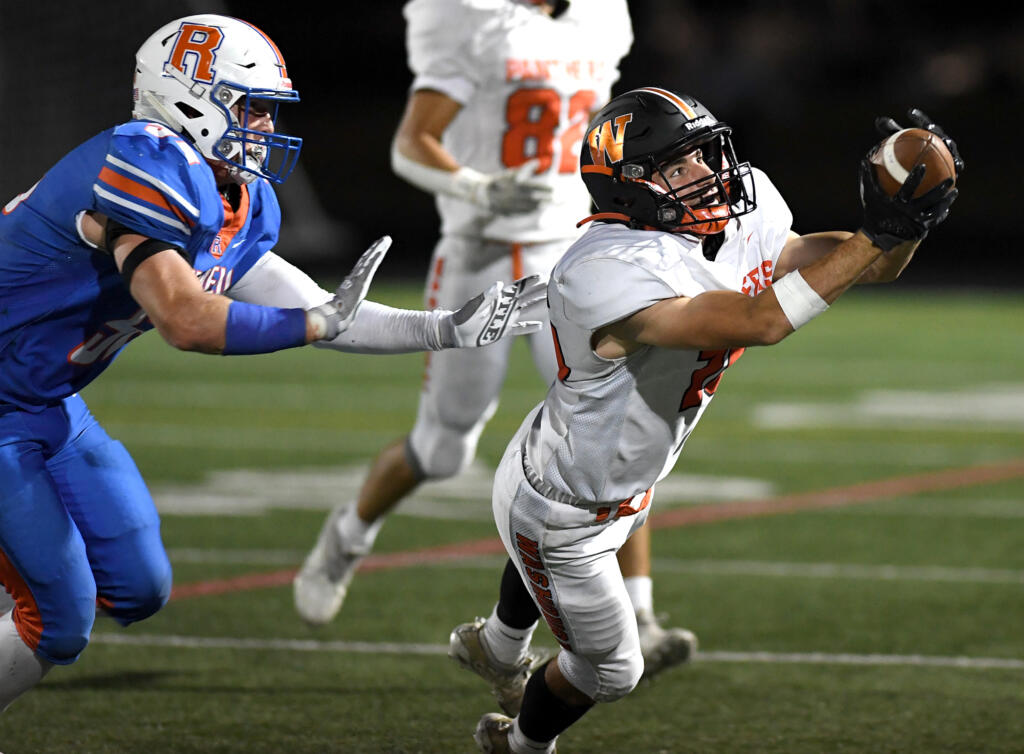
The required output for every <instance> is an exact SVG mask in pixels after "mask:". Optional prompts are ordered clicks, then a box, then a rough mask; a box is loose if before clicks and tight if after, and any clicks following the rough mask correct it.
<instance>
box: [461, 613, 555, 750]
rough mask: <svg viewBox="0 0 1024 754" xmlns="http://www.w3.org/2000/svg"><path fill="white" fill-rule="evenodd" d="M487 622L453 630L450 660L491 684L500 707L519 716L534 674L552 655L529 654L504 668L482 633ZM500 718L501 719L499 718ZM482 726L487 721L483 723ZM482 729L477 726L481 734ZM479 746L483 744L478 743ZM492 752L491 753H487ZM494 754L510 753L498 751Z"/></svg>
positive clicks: (476, 622) (479, 622) (479, 620)
mask: <svg viewBox="0 0 1024 754" xmlns="http://www.w3.org/2000/svg"><path fill="white" fill-rule="evenodd" d="M484 622H485V620H484V618H477V619H476V620H474V621H473V622H472V623H463V624H461V625H458V626H456V627H455V628H454V629H452V633H451V636H450V637H449V639H448V656H449V657H451V658H452V659H453V660H454V661H455V662H456V663H457V664H459V665H460V666H461V667H463V668H465V669H466V670H470V671H472V672H474V673H476V674H477V675H478V676H480V677H481V678H483V679H484V680H485V681H487V682H488V683H489V684H491V693H493V694H494V698H495V699H497V700H498V705H499V706H500V707H501V708H502V709H503V710H504V711H505V714H507V715H512V716H513V717H514V716H516V715H518V714H519V708H520V707H521V706H522V704H523V692H524V691H525V690H526V682H527V681H528V680H529V679H530V674H531V673H532V672H533V671H534V670H536V669H537V668H539V667H540V666H541V665H543V664H544V663H545V662H547V661H548V659H549V655H548V654H547V653H542V652H534V651H532V650H531V651H529V652H527V653H526V657H524V658H523V659H522V661H521V662H519V663H518V664H516V665H503V664H501V663H499V662H498V661H497V660H495V659H493V658H492V657H491V654H490V652H489V651H488V649H487V647H486V645H485V644H484V642H483V637H482V636H481V635H480V630H481V629H482V628H483V627H484ZM499 717H500V715H499ZM480 723H481V725H482V724H483V720H481V721H480ZM479 730H480V726H477V731H478V732H479ZM477 743H479V740H478V741H477ZM485 751H491V749H485ZM494 751H506V750H505V749H494Z"/></svg>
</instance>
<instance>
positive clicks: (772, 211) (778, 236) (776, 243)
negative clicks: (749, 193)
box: [752, 168, 793, 262]
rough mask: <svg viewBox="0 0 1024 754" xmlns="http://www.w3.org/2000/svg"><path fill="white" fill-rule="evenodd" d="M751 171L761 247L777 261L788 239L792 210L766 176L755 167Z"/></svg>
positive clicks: (769, 256)
mask: <svg viewBox="0 0 1024 754" xmlns="http://www.w3.org/2000/svg"><path fill="white" fill-rule="evenodd" d="M752 171H753V174H754V185H755V187H756V190H757V209H758V212H759V213H760V215H761V217H762V218H763V220H762V223H761V227H760V231H759V235H760V237H761V248H762V249H764V250H765V253H766V254H767V256H768V258H769V259H771V260H772V261H773V262H777V261H778V259H779V255H780V254H782V249H783V248H784V247H785V245H786V241H787V240H789V231H790V229H791V228H792V227H793V212H792V211H791V210H790V209H789V205H788V204H786V200H785V199H783V198H782V194H780V193H779V190H778V189H777V188H775V185H774V184H773V183H772V182H771V180H770V179H769V178H768V176H767V175H765V174H764V173H763V172H761V171H760V170H758V169H757V168H752Z"/></svg>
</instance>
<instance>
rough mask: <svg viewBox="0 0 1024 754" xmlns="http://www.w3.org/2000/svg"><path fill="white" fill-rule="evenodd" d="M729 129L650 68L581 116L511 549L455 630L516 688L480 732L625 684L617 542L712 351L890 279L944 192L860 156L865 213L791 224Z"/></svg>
mask: <svg viewBox="0 0 1024 754" xmlns="http://www.w3.org/2000/svg"><path fill="white" fill-rule="evenodd" d="M887 122H888V123H892V121H887ZM926 123H927V125H929V127H931V128H932V129H933V130H935V131H936V132H937V133H939V134H940V135H941V136H942V137H943V138H944V139H945V140H946V141H947V143H948V144H949V145H951V147H952V150H953V152H954V154H956V151H955V145H953V143H952V141H951V140H949V139H948V137H946V136H945V134H942V132H941V129H938V127H936V126H934V124H931V123H930V121H926ZM892 125H893V126H894V128H893V130H895V128H896V127H895V124H894V123H892ZM730 133H731V130H730V129H729V127H728V126H726V125H725V124H724V123H722V122H720V121H718V120H716V119H715V118H714V116H712V115H711V113H710V112H708V111H707V109H706V108H704V107H703V106H702V105H701V104H700V103H699V102H697V101H696V100H694V99H693V98H691V97H688V96H686V95H677V94H675V93H673V92H670V91H667V90H664V89H657V88H645V89H638V90H634V91H632V92H628V93H626V94H623V95H620V96H618V97H616V98H615V99H613V100H612V101H611V102H610V103H609V104H608V105H607V106H606V107H605V108H604V109H603V110H602V111H601V112H600V113H598V115H597V116H596V117H595V119H594V120H593V121H592V122H591V125H590V127H589V130H588V135H587V141H586V144H585V146H584V147H583V149H582V153H581V159H580V163H581V172H582V174H583V179H584V181H585V182H586V184H587V187H588V189H589V190H590V193H591V195H592V196H593V198H594V201H595V203H596V205H597V207H598V210H599V213H598V214H596V215H594V216H592V217H591V218H588V220H594V221H596V222H593V223H592V224H591V225H590V227H589V228H588V229H587V231H586V232H585V233H584V235H583V236H582V237H581V238H580V239H579V240H578V241H577V242H576V243H574V244H573V246H572V247H571V248H570V249H569V250H568V251H567V252H566V254H565V256H564V257H563V258H562V259H561V261H560V262H559V263H558V264H557V265H556V267H555V268H554V270H553V272H552V274H551V280H550V282H549V284H548V308H549V312H548V314H549V317H550V322H551V326H552V329H553V331H554V339H555V344H556V351H557V355H558V362H559V372H558V379H557V381H556V382H555V383H554V384H553V385H552V386H551V388H550V390H549V391H548V395H547V397H546V399H545V400H544V401H543V403H541V404H540V405H539V406H538V407H537V408H535V409H534V410H533V411H532V412H531V413H530V414H529V415H528V416H527V417H526V419H525V421H524V422H523V424H522V426H521V427H520V429H519V431H518V432H517V434H516V435H515V437H514V438H513V439H512V441H511V443H510V444H509V446H508V448H507V450H506V452H505V456H504V458H503V459H502V461H501V464H500V466H499V468H498V472H497V475H496V478H495V484H494V495H493V507H494V516H495V521H496V523H497V526H498V531H499V533H500V535H501V538H502V541H503V542H504V544H505V547H506V549H507V550H508V553H509V555H510V558H511V559H510V561H509V563H508V564H507V566H506V569H505V572H504V574H503V577H502V581H501V589H500V601H499V604H498V607H497V608H496V609H495V610H494V612H492V614H491V617H489V618H488V619H487V620H486V621H485V622H484V623H483V625H482V626H481V624H480V622H479V620H478V621H476V622H473V623H466V624H463V625H461V626H458V627H456V628H455V630H454V631H453V632H452V636H451V643H450V649H449V652H450V654H451V656H452V657H453V659H455V660H456V661H457V662H459V663H460V664H462V665H464V666H467V667H470V668H471V669H473V670H474V671H476V672H477V673H479V674H480V675H481V676H483V677H484V678H485V679H486V680H488V681H489V682H491V684H492V685H493V686H494V691H495V694H496V696H498V700H499V702H500V703H501V704H502V706H503V707H504V708H505V709H506V711H507V712H510V714H511V713H514V711H515V709H516V708H517V707H518V708H519V712H518V715H517V716H516V717H515V718H514V719H512V718H511V717H507V716H504V715H499V714H488V715H485V716H484V717H483V718H482V719H481V721H480V722H479V724H478V726H477V730H476V734H475V738H476V740H477V743H478V744H479V745H480V747H481V749H482V750H483V751H485V752H490V751H496V752H505V751H511V752H517V753H521V752H548V751H553V750H554V740H555V738H556V737H557V735H558V734H559V733H561V732H562V731H563V730H565V729H566V728H567V727H568V726H569V725H571V724H572V723H573V722H575V721H576V720H577V719H579V717H580V716H581V715H583V714H584V713H585V712H586V711H587V710H588V709H589V708H590V707H591V706H592V705H593V704H594V703H595V702H610V701H614V700H616V699H618V698H621V697H622V696H624V695H626V694H627V693H629V691H631V690H632V689H633V687H634V686H635V685H636V683H637V681H638V680H639V678H640V677H641V673H642V671H643V660H642V658H641V652H640V647H639V641H638V636H637V629H636V623H635V621H633V617H632V612H631V609H630V604H629V599H628V597H627V594H626V590H625V588H624V586H623V581H622V577H621V575H620V574H619V570H618V568H617V567H616V561H615V557H614V556H615V553H616V551H617V550H618V549H619V548H620V547H621V546H622V544H623V542H625V541H626V539H627V538H628V537H629V536H630V534H631V533H632V532H634V531H636V530H637V529H638V528H639V527H641V526H643V523H644V521H645V519H646V517H647V515H648V512H649V511H650V503H651V499H652V496H653V493H654V485H655V483H656V482H657V481H658V480H660V479H662V478H663V477H664V476H665V475H666V474H667V473H668V472H669V471H670V470H671V469H672V467H673V466H674V465H675V462H676V460H677V458H678V457H679V454H680V452H681V451H682V448H683V444H684V443H685V442H686V439H687V437H688V436H689V434H690V432H691V431H692V430H693V428H694V426H695V425H696V424H697V422H698V421H699V420H700V417H701V416H702V414H703V412H704V411H705V409H706V408H707V406H708V404H709V403H710V401H711V399H712V397H713V396H714V394H715V391H716V389H717V388H718V386H719V381H720V379H721V378H722V374H723V372H724V370H725V369H726V368H727V367H729V366H730V365H731V364H732V363H734V362H735V361H736V360H737V359H738V358H739V357H740V355H741V354H742V353H743V349H744V347H749V346H758V345H771V344H773V343H777V342H778V341H780V340H781V339H782V338H784V337H786V336H787V335H789V334H790V333H791V332H793V331H794V330H795V329H796V328H798V327H800V326H801V325H803V324H804V323H806V322H807V321H809V320H810V319H811V318H813V317H814V316H817V315H818V314H820V313H822V312H823V311H824V310H825V309H827V308H828V305H829V304H830V303H831V302H832V301H834V300H835V299H836V298H837V297H838V296H839V295H840V294H841V293H842V292H843V291H844V290H845V289H846V288H848V287H849V286H850V285H851V284H853V283H855V282H883V281H890V280H893V279H895V278H896V277H897V276H898V275H899V273H900V272H901V271H902V269H903V268H904V267H905V266H906V264H907V263H908V262H909V261H910V258H911V256H912V255H913V253H914V250H915V248H916V247H917V245H918V243H919V242H920V240H921V239H923V238H924V236H925V234H926V233H927V231H928V230H929V229H931V228H933V227H934V226H935V225H937V224H938V223H939V222H941V221H942V220H943V219H944V218H945V216H946V215H947V214H948V211H949V206H950V204H951V203H952V201H953V200H954V199H955V198H956V189H952V188H951V186H950V182H946V183H944V184H942V185H940V186H938V187H936V188H935V189H933V190H932V191H930V192H928V193H926V194H925V195H924V197H922V198H920V199H916V200H906V199H905V198H904V197H909V196H910V195H911V194H912V192H913V190H914V189H915V188H916V187H917V185H918V184H919V183H920V180H921V178H922V176H923V173H922V172H921V171H918V170H915V171H913V172H912V174H911V175H910V176H909V177H908V179H907V182H906V183H905V184H904V188H903V189H902V190H901V193H900V194H899V195H898V196H897V197H896V198H890V197H887V196H886V195H885V194H884V193H882V192H881V191H880V190H879V189H878V188H877V186H876V184H875V181H874V177H873V176H874V173H873V172H872V169H871V167H870V165H868V164H867V163H866V162H865V163H864V165H862V172H861V191H862V196H863V202H864V223H863V226H862V229H861V230H860V231H858V232H857V233H855V234H851V233H846V232H838V231H837V232H827V233H816V234H812V235H805V236H797V235H796V234H795V233H793V232H792V231H791V229H790V225H791V222H792V215H791V213H790V210H789V208H788V207H787V206H786V203H785V201H784V200H783V199H782V197H781V196H780V195H779V193H778V191H777V190H776V189H775V187H774V186H773V185H772V183H771V182H770V181H769V180H768V178H767V176H766V175H765V174H764V173H762V172H761V171H759V170H756V169H754V168H752V167H751V166H750V164H749V163H746V162H740V161H739V160H737V158H736V155H735V152H734V150H733V147H732V144H731V139H730ZM957 161H958V163H959V164H961V165H962V162H960V161H959V159H958V160H957ZM903 192H906V193H903ZM540 616H543V617H544V619H545V620H546V622H547V623H548V626H549V628H550V629H551V631H552V633H553V634H554V636H555V638H556V639H557V640H558V642H559V644H560V645H561V647H562V650H561V651H560V653H559V655H558V657H557V660H555V661H551V662H548V663H547V664H546V665H545V666H544V667H543V668H542V669H538V670H537V671H536V672H534V673H533V675H532V676H530V677H529V680H526V679H525V678H524V677H523V675H522V674H521V673H518V672H517V668H518V665H519V663H520V662H521V659H522V658H523V657H524V656H526V654H527V651H528V647H529V642H530V637H531V634H532V631H533V628H534V626H535V625H536V621H537V619H538V618H539V617H540ZM510 617H511V619H510ZM517 684H519V685H518V690H519V692H520V693H521V694H522V697H521V698H520V699H515V692H516V690H517ZM510 702H513V703H510ZM510 707H511V708H512V709H511V711H510V710H509V708H510Z"/></svg>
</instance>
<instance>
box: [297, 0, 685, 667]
mask: <svg viewBox="0 0 1024 754" xmlns="http://www.w3.org/2000/svg"><path fill="white" fill-rule="evenodd" d="M404 12H405V17H406V20H407V22H408V26H407V46H408V55H409V65H410V67H411V68H412V71H413V73H414V77H415V78H414V81H413V83H412V87H411V93H410V96H409V99H408V103H407V106H406V110H405V114H404V116H403V118H402V120H401V123H400V124H399V126H398V129H397V133H396V136H395V140H394V144H393V151H392V165H393V167H394V170H395V172H396V173H397V174H398V175H399V176H401V177H402V178H404V179H406V180H407V181H409V182H410V183H412V184H413V185H415V186H417V187H419V188H422V189H424V190H425V191H428V192H430V193H433V194H435V195H436V197H437V207H438V211H439V213H440V216H441V239H440V241H439V242H438V244H437V246H436V248H435V250H434V255H433V259H432V261H431V265H430V276H429V278H428V280H427V284H426V296H425V298H426V305H427V306H428V307H429V308H432V307H435V306H450V305H451V302H454V301H457V300H460V299H463V298H465V296H466V295H467V294H468V293H471V292H472V291H474V290H476V289H477V288H479V286H480V284H481V281H486V280H489V279H491V278H492V277H494V276H495V275H497V276H502V275H505V276H508V275H515V276H521V275H523V274H540V275H542V276H545V277H546V276H547V274H548V273H549V272H550V270H551V268H552V266H553V265H554V264H555V262H556V261H557V260H558V259H559V258H560V257H561V255H562V253H563V252H564V251H565V250H566V248H568V246H569V244H570V243H571V242H572V241H573V239H574V238H575V237H576V236H577V235H578V232H577V231H576V221H577V220H578V219H579V218H580V217H581V216H582V215H583V214H586V212H587V209H588V207H589V201H590V200H589V197H588V196H587V193H586V189H585V187H584V186H583V185H582V183H580V180H579V176H578V174H577V170H576V162H577V159H576V155H577V152H578V149H579V144H580V142H581V139H582V136H583V131H584V129H585V127H586V124H587V122H588V121H589V119H590V116H591V115H592V114H593V112H594V111H596V110H597V108H599V107H600V106H601V105H602V104H603V103H604V102H606V101H607V100H608V97H609V96H610V91H611V86H612V84H613V83H614V82H615V81H616V79H617V78H618V64H619V61H620V59H621V58H622V57H624V56H625V54H626V53H627V52H628V50H629V48H630V45H631V44H632V27H631V24H630V18H629V13H628V9H627V7H626V3H625V2H624V0H590V1H589V2H587V3H582V2H581V3H573V4H570V3H565V2H524V1H522V0H498V1H497V2H489V3H481V2H477V1H475V0H414V2H410V3H408V4H407V5H406V6H405V11H404ZM530 350H531V353H532V356H533V360H534V362H535V364H536V366H537V369H538V370H539V372H540V374H541V376H542V377H543V379H544V381H545V384H550V383H551V381H552V380H553V379H554V377H555V371H556V366H555V360H554V351H553V349H552V343H551V336H550V334H548V333H547V332H544V333H541V334H538V335H536V336H533V337H531V338H530ZM509 353H510V349H509V348H508V347H507V346H505V345H503V346H498V347H495V348H489V349H486V350H485V351H479V352H474V353H472V354H470V353H444V354H431V355H430V356H429V358H428V364H427V369H426V374H425V378H424V382H423V387H422V392H421V395H420V404H419V411H418V414H417V416H416V422H415V424H414V426H413V428H412V431H411V432H410V433H409V435H408V436H406V437H404V438H402V439H401V440H399V441H397V442H395V443H393V444H392V445H390V446H388V447H386V448H384V449H383V450H382V451H381V452H380V454H379V455H378V456H377V458H376V460H375V462H374V463H373V465H372V467H371V469H370V472H369V475H368V477H367V479H366V481H365V482H364V485H363V487H362V490H361V491H360V493H359V496H358V498H357V499H356V500H355V501H352V502H349V501H345V502H343V503H342V504H341V505H339V506H338V507H337V508H335V510H333V511H332V512H331V513H330V515H329V516H327V518H326V521H325V522H324V525H323V527H322V530H321V532H320V535H319V538H318V540H317V543H316V545H315V547H314V548H313V550H312V551H311V552H310V554H309V556H308V557H307V558H306V560H305V563H304V564H303V566H302V569H301V571H300V573H299V574H298V576H297V577H296V579H295V606H296V609H297V611H298V613H299V615H300V616H302V618H303V619H305V620H306V621H307V622H309V623H311V624H323V623H326V622H328V621H330V620H331V619H333V618H334V616H335V615H336V614H337V612H338V610H339V609H340V608H341V605H342V602H343V600H344V598H345V594H346V591H347V589H348V586H349V583H350V581H351V579H352V576H353V574H354V573H355V571H356V569H357V568H358V565H359V563H360V561H361V560H362V558H363V557H364V556H365V555H366V554H368V553H369V551H370V549H371V548H372V546H373V543H374V539H375V538H376V536H377V532H378V531H379V530H380V527H381V525H382V524H383V521H384V517H385V516H386V515H387V514H388V512H390V511H391V509H393V508H394V507H395V506H396V505H397V504H398V503H399V502H400V501H401V500H402V499H403V498H404V497H405V496H406V495H408V494H409V493H411V492H412V491H413V490H414V489H415V488H416V487H417V486H418V485H419V484H420V483H421V482H423V481H424V480H427V479H445V478H448V477H451V476H454V475H456V474H458V473H459V472H461V471H462V470H463V469H465V467H466V466H467V465H468V464H469V463H470V462H471V461H472V459H473V456H474V455H475V453H476V446H477V441H478V440H479V438H480V434H481V432H482V431H483V428H484V425H485V424H486V423H487V421H488V420H489V419H490V417H491V416H492V415H493V414H494V411H495V409H496V408H497V405H498V394H499V392H500V389H501V385H502V382H503V381H504V379H505V372H506V369H507V367H508V359H509ZM620 561H621V564H622V568H623V572H624V574H625V575H626V577H627V581H626V583H627V588H628V589H629V591H630V596H631V598H632V600H633V604H634V607H635V608H636V613H637V619H638V621H639V624H640V626H641V641H642V642H643V644H644V651H645V655H646V656H647V660H648V663H647V672H648V674H650V675H653V674H654V673H656V672H658V671H659V670H661V669H663V668H665V667H668V666H670V665H672V664H675V663H679V662H683V661H685V660H686V659H687V658H688V657H689V656H690V654H691V653H692V651H693V648H694V644H695V638H694V637H693V635H692V634H691V633H690V632H688V631H685V630H683V629H670V630H667V631H666V630H664V629H662V628H661V627H660V626H659V625H658V623H657V622H656V621H655V618H654V612H653V604H652V594H651V579H650V559H649V542H648V535H647V531H646V530H644V531H642V532H639V533H638V534H637V535H636V536H635V537H634V539H633V540H631V541H630V542H629V543H628V544H627V546H626V547H625V548H624V549H623V552H622V556H621V558H620Z"/></svg>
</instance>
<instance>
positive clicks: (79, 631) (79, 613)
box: [13, 598, 96, 665]
mask: <svg viewBox="0 0 1024 754" xmlns="http://www.w3.org/2000/svg"><path fill="white" fill-rule="evenodd" d="M13 619H14V625H15V626H17V628H18V633H19V634H21V636H22V638H23V639H24V638H25V637H26V635H27V634H26V632H23V631H22V628H23V626H22V625H21V621H22V620H23V619H24V620H31V619H30V618H28V617H26V616H25V615H23V614H22V612H21V607H20V606H18V607H16V608H15V609H14V613H13ZM95 619H96V604H95V601H94V600H92V599H86V598H80V599H75V600H73V601H72V602H71V603H69V604H65V605H64V606H63V608H62V609H61V611H60V612H59V614H57V615H56V616H51V619H50V620H49V622H48V623H46V624H45V625H44V626H43V630H42V633H41V634H40V635H39V640H38V644H36V645H35V646H32V643H31V642H26V643H28V644H29V647H30V648H32V649H34V650H35V651H36V654H38V655H39V656H40V657H42V658H43V659H44V660H46V661H47V662H50V663H53V664H54V665H70V664H71V663H73V662H74V661H75V660H77V659H78V655H80V654H81V653H82V650H84V649H85V647H86V645H88V643H89V636H90V634H92V624H93V622H94V621H95ZM28 630H29V631H30V630H31V629H28Z"/></svg>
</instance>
